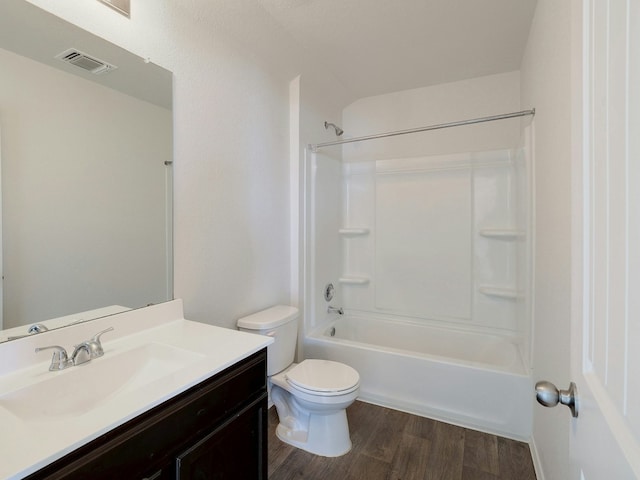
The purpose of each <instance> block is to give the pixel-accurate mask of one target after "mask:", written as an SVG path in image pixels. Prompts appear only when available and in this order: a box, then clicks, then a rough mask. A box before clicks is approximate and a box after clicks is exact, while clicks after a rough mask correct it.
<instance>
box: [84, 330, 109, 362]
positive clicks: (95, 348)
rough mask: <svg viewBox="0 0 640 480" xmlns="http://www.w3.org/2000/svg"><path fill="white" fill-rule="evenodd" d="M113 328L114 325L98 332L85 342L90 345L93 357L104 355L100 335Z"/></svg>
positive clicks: (90, 352)
mask: <svg viewBox="0 0 640 480" xmlns="http://www.w3.org/2000/svg"><path fill="white" fill-rule="evenodd" d="M112 330H113V327H109V328H107V329H105V330H102V331H101V332H98V333H96V334H95V335H94V336H93V338H92V339H91V340H89V341H87V342H85V344H86V345H87V347H89V354H90V355H91V358H98V357H101V356H103V355H104V349H103V348H102V343H100V337H101V336H102V334H104V333H107V332H110V331H112Z"/></svg>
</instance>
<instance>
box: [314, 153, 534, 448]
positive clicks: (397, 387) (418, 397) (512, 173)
mask: <svg viewBox="0 0 640 480" xmlns="http://www.w3.org/2000/svg"><path fill="white" fill-rule="evenodd" d="M528 160H529V159H528V153H527V150H526V149H524V148H516V149H503V150H492V151H485V152H474V153H458V154H451V155H430V156H422V157H412V158H395V159H394V158H391V159H381V160H375V161H358V162H342V161H341V160H340V158H339V156H335V157H334V156H331V155H330V154H329V153H327V152H321V153H316V154H313V153H310V152H308V153H307V185H306V190H307V192H308V193H309V195H308V199H307V200H308V202H307V205H308V210H307V266H308V268H307V277H306V280H307V289H306V294H307V296H306V298H307V302H306V305H305V313H306V319H305V332H306V334H305V338H304V342H303V343H304V354H305V356H308V357H317V358H327V359H332V360H337V361H342V362H344V363H347V364H350V365H352V366H354V367H355V368H356V369H358V370H359V371H360V374H361V399H363V400H367V401H370V402H373V403H377V404H382V405H386V406H390V407H393V408H398V409H401V410H405V411H410V412H412V413H418V414H422V415H425V416H430V417H433V418H438V419H441V420H445V421H448V422H452V423H458V424H461V425H464V426H468V427H470V428H477V429H480V430H485V431H489V432H493V433H497V434H500V435H504V436H508V437H512V438H517V439H520V440H526V439H527V438H528V437H529V435H530V422H531V417H530V415H531V414H530V411H531V409H530V408H529V407H530V404H531V398H532V394H531V380H530V377H529V367H528V365H529V351H530V349H529V338H530V335H529V329H530V315H529V311H530V293H529V291H530V280H529V275H530V269H529V268H528V265H529V260H530V250H531V248H530V243H529V237H530V227H529V223H530V215H529V204H530V202H529V180H528V179H529V173H528V168H529V167H528V165H530V161H528ZM327 283H333V284H334V286H335V297H334V299H333V300H332V301H331V305H334V306H338V307H343V308H344V310H345V312H346V314H345V315H344V317H342V316H337V315H336V314H329V313H327V306H328V303H327V302H326V301H325V300H324V298H323V290H324V287H325V285H326V284H327ZM332 333H333V335H332ZM489 358H493V359H505V358H507V359H508V361H501V362H499V361H487V359H489Z"/></svg>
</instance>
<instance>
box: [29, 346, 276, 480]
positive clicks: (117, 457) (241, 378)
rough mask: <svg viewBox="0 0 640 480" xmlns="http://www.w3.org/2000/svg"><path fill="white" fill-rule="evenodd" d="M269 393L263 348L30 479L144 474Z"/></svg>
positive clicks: (126, 476) (96, 477)
mask: <svg viewBox="0 0 640 480" xmlns="http://www.w3.org/2000/svg"><path fill="white" fill-rule="evenodd" d="M265 391H266V351H265V350H263V351H261V352H258V353H256V354H254V355H252V356H251V357H249V358H248V359H246V360H244V361H242V362H240V363H239V364H237V365H235V366H233V367H230V368H228V369H227V370H224V371H223V372H221V373H219V374H217V375H215V376H214V377H212V378H210V379H208V380H206V381H204V382H202V383H201V384H199V385H196V386H195V387H193V388H191V389H189V390H187V391H186V392H184V393H182V394H180V395H178V396H176V397H175V398H173V399H171V400H169V401H167V402H165V403H163V404H161V405H159V406H157V407H155V408H154V409H152V410H150V411H149V412H146V413H144V414H143V415H141V416H140V417H137V418H135V419H133V420H131V421H129V422H127V423H125V424H124V425H122V426H120V427H118V428H116V429H114V430H113V431H111V432H109V433H107V434H106V435H103V436H102V437H100V438H98V439H96V440H94V441H92V442H90V443H88V444H87V445H85V446H83V447H81V448H80V449H78V450H76V451H75V452H72V453H71V454H69V455H67V456H65V457H63V458H61V459H60V460H58V461H56V462H54V463H52V464H51V465H49V466H47V467H45V468H44V469H42V470H40V471H39V472H36V473H35V474H33V475H32V476H30V477H27V478H28V479H51V480H53V479H61V478H65V479H86V478H91V479H92V480H99V479H105V480H106V479H108V480H112V479H114V478H118V477H119V478H133V479H135V478H144V477H145V476H148V475H151V474H153V472H154V468H159V467H160V466H162V465H166V464H167V462H170V461H171V459H172V458H174V457H175V454H176V452H178V451H180V450H181V449H184V448H185V447H186V446H188V445H190V444H192V443H193V439H194V438H201V437H203V436H204V435H205V434H207V433H209V432H211V431H213V430H214V429H215V428H216V427H217V426H218V425H220V424H221V423H223V422H224V421H225V419H227V418H228V417H230V416H232V415H233V414H234V413H235V412H238V411H240V410H242V409H243V408H245V407H246V405H248V404H250V403H252V402H254V401H255V400H256V399H257V398H259V397H261V396H263V395H264V392H265Z"/></svg>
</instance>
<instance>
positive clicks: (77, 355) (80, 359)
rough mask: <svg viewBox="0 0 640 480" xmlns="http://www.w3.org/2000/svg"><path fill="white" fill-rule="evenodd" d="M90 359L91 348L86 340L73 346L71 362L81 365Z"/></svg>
mask: <svg viewBox="0 0 640 480" xmlns="http://www.w3.org/2000/svg"><path fill="white" fill-rule="evenodd" d="M89 361H91V350H90V349H89V344H88V343H87V342H82V343H80V344H78V345H76V346H75V347H73V353H72V354H71V362H73V364H74V365H82V364H83V363H87V362H89Z"/></svg>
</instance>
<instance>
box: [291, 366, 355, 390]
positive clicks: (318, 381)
mask: <svg viewBox="0 0 640 480" xmlns="http://www.w3.org/2000/svg"><path fill="white" fill-rule="evenodd" d="M286 378H287V381H289V383H291V384H292V385H293V386H295V387H299V388H301V389H305V390H310V391H313V392H342V391H344V390H353V389H354V387H356V386H357V385H358V383H359V382H360V375H358V372H357V371H356V370H354V369H353V368H351V367H350V366H348V365H345V364H344V363H338V362H332V361H331V360H304V361H303V362H301V363H299V364H298V365H296V366H295V367H293V368H292V369H291V370H289V371H288V372H287V373H286Z"/></svg>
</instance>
